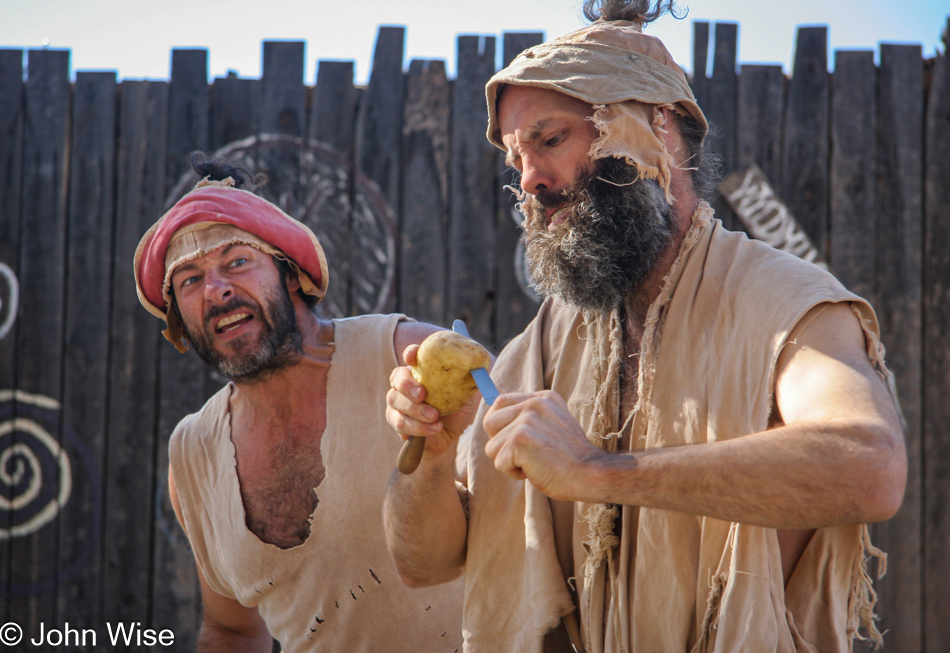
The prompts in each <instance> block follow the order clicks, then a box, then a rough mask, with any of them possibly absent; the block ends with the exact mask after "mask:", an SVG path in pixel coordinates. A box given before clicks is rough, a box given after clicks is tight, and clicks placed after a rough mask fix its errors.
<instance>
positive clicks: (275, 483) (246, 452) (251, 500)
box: [235, 426, 326, 548]
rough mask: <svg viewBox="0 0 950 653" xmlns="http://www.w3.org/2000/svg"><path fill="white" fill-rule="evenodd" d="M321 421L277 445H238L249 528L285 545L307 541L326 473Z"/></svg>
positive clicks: (239, 471) (261, 538)
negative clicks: (315, 427)
mask: <svg viewBox="0 0 950 653" xmlns="http://www.w3.org/2000/svg"><path fill="white" fill-rule="evenodd" d="M322 437H323V428H322V426H321V427H320V428H319V430H317V429H314V430H312V431H311V432H307V433H296V434H294V435H293V436H289V437H287V438H286V439H282V440H279V441H278V443H277V444H276V445H274V446H270V447H266V446H263V445H261V444H259V443H250V444H245V445H243V446H241V445H236V446H235V457H236V460H237V476H238V483H239V485H240V490H241V501H242V503H243V505H244V515H245V523H246V525H247V528H248V529H249V530H250V531H251V532H252V533H254V535H256V536H257V537H258V539H260V540H261V541H263V542H268V543H270V544H274V545H276V546H279V547H281V548H289V547H292V546H297V545H299V544H303V542H304V541H305V540H306V539H307V538H308V537H309V536H310V530H311V524H310V521H311V516H312V515H313V513H314V511H315V510H316V508H317V504H318V503H319V495H318V492H319V489H318V488H319V486H320V484H321V483H322V482H323V480H324V478H325V477H326V467H325V466H324V464H323V459H322V455H321V453H320V442H321V439H322Z"/></svg>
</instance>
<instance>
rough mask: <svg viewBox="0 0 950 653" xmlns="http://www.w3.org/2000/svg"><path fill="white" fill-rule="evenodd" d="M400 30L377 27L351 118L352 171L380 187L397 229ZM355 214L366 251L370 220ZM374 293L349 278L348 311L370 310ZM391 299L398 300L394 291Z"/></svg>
mask: <svg viewBox="0 0 950 653" xmlns="http://www.w3.org/2000/svg"><path fill="white" fill-rule="evenodd" d="M405 32H406V30H405V29H404V28H402V27H380V28H379V33H378V35H377V37H376V48H375V50H374V52H373V67H372V72H371V73H370V79H369V85H368V86H367V88H366V90H365V91H364V92H363V95H362V97H361V98H360V109H359V115H358V116H357V122H356V161H357V174H362V175H365V176H366V177H367V178H368V179H369V180H370V181H372V182H374V183H375V184H376V185H377V186H378V187H379V190H380V192H381V195H382V198H383V199H384V200H385V202H386V203H387V204H388V205H389V210H390V211H391V213H392V215H393V216H394V217H395V220H396V230H397V234H398V230H399V229H400V228H401V225H400V217H399V214H398V211H399V206H400V203H401V197H400V191H401V189H402V182H401V180H400V165H401V163H402V152H401V146H402V111H399V110H394V107H402V106H403V104H404V98H405V82H404V79H403V72H402V61H403V52H404V50H405ZM356 218H357V216H355V215H354V222H353V235H354V247H355V249H356V250H357V251H359V252H367V251H370V249H371V245H370V243H372V242H374V241H375V234H373V233H370V232H369V231H368V230H369V229H372V225H369V224H367V223H365V222H364V221H362V220H359V219H356ZM398 242H399V238H398V236H397V238H396V246H397V249H396V252H395V256H396V265H397V266H398V261H399V257H400V254H399V250H398ZM397 269H398V267H397ZM396 287H397V288H398V281H397V285H396ZM395 294H396V293H394V295H395ZM377 295H378V289H376V288H373V287H368V286H367V284H365V283H361V282H360V280H358V279H354V282H353V286H352V296H351V303H350V306H351V308H352V310H353V312H354V313H363V312H368V311H370V310H372V307H373V306H374V304H375V303H376V297H377ZM395 299H396V302H397V303H398V301H399V298H398V296H396V298H395ZM391 309H392V306H388V307H386V310H391Z"/></svg>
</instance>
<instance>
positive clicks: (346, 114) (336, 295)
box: [310, 61, 359, 315]
mask: <svg viewBox="0 0 950 653" xmlns="http://www.w3.org/2000/svg"><path fill="white" fill-rule="evenodd" d="M358 102H359V92H358V90H357V89H356V87H355V86H354V85H353V62H352V61H320V62H319V64H318V68H317V88H316V89H315V92H314V102H313V108H312V110H311V118H310V135H311V138H313V139H315V140H317V141H319V142H321V143H324V144H326V145H327V146H329V147H330V148H332V150H333V151H334V152H335V153H336V154H337V155H338V156H339V159H340V161H341V163H342V165H341V166H340V169H339V171H338V174H339V175H342V176H343V177H344V178H345V179H344V180H343V183H344V184H345V186H346V188H347V193H346V196H345V197H341V198H340V200H341V201H340V203H339V204H340V208H341V210H340V211H339V213H338V214H337V215H334V216H329V218H330V220H332V222H330V223H329V224H325V226H324V228H325V229H327V230H332V233H333V238H332V240H330V242H327V243H324V248H325V251H326V255H327V261H328V264H329V266H330V289H329V291H328V292H329V294H330V295H331V298H332V300H333V301H334V302H335V303H336V304H337V305H339V306H340V307H341V310H342V312H343V313H344V314H347V315H349V314H352V313H354V311H353V310H352V307H351V297H352V292H353V291H352V285H353V282H352V276H353V267H352V262H353V260H354V258H357V257H358V256H359V252H356V251H354V250H355V247H354V244H353V206H354V203H355V195H356V189H355V187H354V183H355V176H354V175H353V171H354V170H355V169H356V165H355V142H354V138H355V134H356V131H355V130H356V115H357V110H358ZM344 203H345V205H344ZM325 222H329V221H325Z"/></svg>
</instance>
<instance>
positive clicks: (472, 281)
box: [448, 36, 498, 343]
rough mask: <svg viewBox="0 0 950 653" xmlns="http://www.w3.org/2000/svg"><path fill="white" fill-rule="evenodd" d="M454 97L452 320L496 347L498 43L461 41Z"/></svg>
mask: <svg viewBox="0 0 950 653" xmlns="http://www.w3.org/2000/svg"><path fill="white" fill-rule="evenodd" d="M456 60H457V61H458V76H457V78H456V80H455V86H454V88H453V95H452V154H451V163H450V174H451V180H450V183H451V185H452V189H453V192H452V197H451V200H450V206H449V215H450V218H449V220H450V223H449V225H450V226H449V315H448V317H449V318H450V319H456V318H460V319H463V320H465V322H466V323H467V324H468V330H469V332H470V333H471V334H472V337H473V338H475V339H476V340H478V341H480V342H483V343H494V333H493V332H492V312H493V310H494V303H495V302H494V292H495V285H494V279H495V274H494V270H495V247H494V244H495V215H496V209H495V201H494V200H495V198H496V197H497V187H496V183H497V173H498V152H497V150H496V149H495V146H494V145H492V144H491V143H489V142H488V140H487V139H486V138H485V129H486V126H487V123H488V116H487V112H486V111H485V84H486V83H487V82H488V79H489V78H490V77H491V76H492V74H493V73H494V71H495V38H494V37H492V36H486V37H479V36H460V37H459V38H458V57H457V59H456Z"/></svg>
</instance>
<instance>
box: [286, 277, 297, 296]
mask: <svg viewBox="0 0 950 653" xmlns="http://www.w3.org/2000/svg"><path fill="white" fill-rule="evenodd" d="M286 283H287V292H289V293H291V294H293V293H295V292H297V291H298V290H300V279H298V278H297V275H296V274H288V275H287V280H286Z"/></svg>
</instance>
